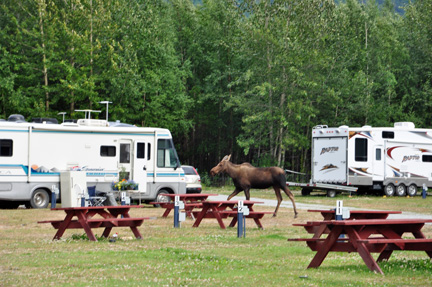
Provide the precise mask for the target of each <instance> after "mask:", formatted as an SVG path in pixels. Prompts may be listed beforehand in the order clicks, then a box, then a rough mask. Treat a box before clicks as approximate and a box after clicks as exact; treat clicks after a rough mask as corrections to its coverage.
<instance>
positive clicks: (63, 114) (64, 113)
mask: <svg viewBox="0 0 432 287" xmlns="http://www.w3.org/2000/svg"><path fill="white" fill-rule="evenodd" d="M66 114H67V113H66V112H61V113H58V114H57V115H62V116H63V123H64V118H65V115H66Z"/></svg>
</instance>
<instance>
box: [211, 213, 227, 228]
mask: <svg viewBox="0 0 432 287" xmlns="http://www.w3.org/2000/svg"><path fill="white" fill-rule="evenodd" d="M212 213H213V215H214V217H215V218H216V220H217V221H218V222H219V226H220V228H222V229H225V224H224V222H223V220H222V217H221V215H220V213H219V211H218V210H212Z"/></svg>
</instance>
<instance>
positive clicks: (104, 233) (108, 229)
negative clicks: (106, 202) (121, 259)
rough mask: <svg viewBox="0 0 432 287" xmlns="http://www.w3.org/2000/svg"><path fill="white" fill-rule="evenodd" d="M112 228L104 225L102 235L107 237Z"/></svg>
mask: <svg viewBox="0 0 432 287" xmlns="http://www.w3.org/2000/svg"><path fill="white" fill-rule="evenodd" d="M111 230H112V227H105V229H104V232H103V233H102V236H103V237H105V238H108V236H109V235H110V233H111Z"/></svg>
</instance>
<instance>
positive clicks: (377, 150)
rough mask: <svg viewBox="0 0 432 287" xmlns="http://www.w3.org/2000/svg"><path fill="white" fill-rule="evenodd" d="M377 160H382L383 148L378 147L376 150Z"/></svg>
mask: <svg viewBox="0 0 432 287" xmlns="http://www.w3.org/2000/svg"><path fill="white" fill-rule="evenodd" d="M375 160H381V149H380V148H377V149H376V150H375Z"/></svg>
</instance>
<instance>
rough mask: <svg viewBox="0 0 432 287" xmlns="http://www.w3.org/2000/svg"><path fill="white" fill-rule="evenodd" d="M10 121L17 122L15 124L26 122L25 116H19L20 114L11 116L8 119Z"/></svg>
mask: <svg viewBox="0 0 432 287" xmlns="http://www.w3.org/2000/svg"><path fill="white" fill-rule="evenodd" d="M8 121H9V122H15V123H25V122H26V120H25V118H24V116H23V115H18V114H14V115H10V116H9V118H8Z"/></svg>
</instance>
